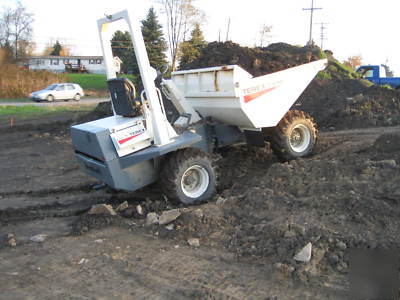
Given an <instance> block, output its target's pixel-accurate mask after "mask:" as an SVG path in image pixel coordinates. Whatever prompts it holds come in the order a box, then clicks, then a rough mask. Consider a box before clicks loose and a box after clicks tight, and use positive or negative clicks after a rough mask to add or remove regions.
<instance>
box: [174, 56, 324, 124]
mask: <svg viewBox="0 0 400 300" xmlns="http://www.w3.org/2000/svg"><path fill="white" fill-rule="evenodd" d="M326 64H327V60H326V59H323V60H318V61H314V62H311V63H308V64H304V65H300V66H297V67H294V68H290V69H286V70H283V71H280V72H276V73H272V74H268V75H264V76H259V77H254V78H253V77H252V76H251V75H250V74H249V73H248V72H246V71H245V70H243V69H242V68H241V67H239V66H237V65H230V66H222V67H214V68H204V69H195V70H188V71H178V72H173V73H172V80H173V82H174V83H175V85H176V86H177V87H178V88H179V90H180V91H181V93H182V94H183V95H184V96H185V98H186V100H188V101H189V103H190V104H191V105H192V106H193V108H194V109H195V110H196V111H197V112H199V113H200V115H201V116H203V117H212V118H214V119H215V120H217V121H220V122H223V123H225V124H229V125H235V126H238V127H241V128H248V129H251V128H263V127H273V126H276V125H277V124H278V122H279V121H280V120H281V119H282V117H283V116H284V115H285V114H286V112H287V111H288V110H289V109H290V107H291V106H292V105H293V104H294V102H296V100H297V99H298V97H299V96H300V95H301V94H302V93H303V91H304V90H305V89H306V87H307V86H308V85H309V83H310V82H311V80H312V79H313V78H314V77H315V75H316V74H317V73H318V72H319V71H320V70H323V69H324V68H325V66H326Z"/></svg>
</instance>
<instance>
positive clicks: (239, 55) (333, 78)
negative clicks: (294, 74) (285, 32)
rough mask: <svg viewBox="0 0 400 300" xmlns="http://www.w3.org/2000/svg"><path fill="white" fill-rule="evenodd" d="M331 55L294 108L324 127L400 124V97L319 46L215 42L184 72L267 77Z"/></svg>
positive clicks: (184, 66)
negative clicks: (212, 70) (238, 71)
mask: <svg viewBox="0 0 400 300" xmlns="http://www.w3.org/2000/svg"><path fill="white" fill-rule="evenodd" d="M324 57H328V60H329V64H328V66H327V68H326V70H324V71H322V72H320V73H319V74H318V75H317V77H316V78H315V79H314V80H313V82H312V83H311V84H310V86H309V87H308V88H307V89H306V90H305V92H304V93H303V95H302V96H301V97H300V98H299V100H298V101H297V103H296V104H295V107H296V108H297V109H302V110H304V111H306V112H308V113H310V114H311V115H312V116H313V117H314V118H315V119H316V121H317V123H318V126H319V128H321V129H329V128H330V129H333V128H335V129H349V128H365V127H373V126H393V125H399V124H400V93H399V92H398V91H397V90H392V89H389V88H387V87H380V86H373V84H372V83H370V82H369V81H366V80H364V79H361V78H360V77H359V75H358V74H357V73H355V72H353V71H352V70H351V69H349V68H347V67H345V66H344V65H342V64H341V63H339V62H338V61H337V60H336V59H335V58H334V57H333V56H332V55H330V54H326V53H323V52H321V50H320V49H319V48H318V47H297V46H292V45H289V44H285V43H277V44H272V45H270V46H268V47H265V48H248V47H241V46H240V45H238V44H235V43H233V42H225V43H220V42H213V43H209V44H208V46H207V47H206V48H204V49H203V50H202V52H201V54H200V56H199V57H198V58H197V59H196V60H194V61H193V62H191V63H189V64H184V65H181V66H180V68H181V69H182V70H184V69H193V68H205V67H214V66H221V65H230V64H237V65H239V66H241V67H242V68H244V69H245V70H246V71H248V72H249V73H250V74H252V75H253V76H260V75H265V74H269V73H273V72H277V71H280V70H284V69H287V68H290V67H294V66H297V65H300V64H304V63H308V62H311V61H314V60H318V59H321V58H324Z"/></svg>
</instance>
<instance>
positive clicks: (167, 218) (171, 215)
mask: <svg viewBox="0 0 400 300" xmlns="http://www.w3.org/2000/svg"><path fill="white" fill-rule="evenodd" d="M180 215H181V212H180V211H179V209H171V210H166V211H163V212H162V214H161V216H160V217H159V219H158V223H159V224H160V225H165V224H168V223H171V222H173V221H175V220H176V219H177V218H178V217H179V216H180Z"/></svg>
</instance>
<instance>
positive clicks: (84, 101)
mask: <svg viewBox="0 0 400 300" xmlns="http://www.w3.org/2000/svg"><path fill="white" fill-rule="evenodd" d="M107 101H110V99H109V98H82V99H81V101H74V100H69V101H63V100H56V101H54V102H46V101H43V102H34V101H29V102H20V101H15V102H12V101H10V102H1V101H0V106H25V105H34V106H57V105H62V106H65V105H92V104H98V103H100V102H107Z"/></svg>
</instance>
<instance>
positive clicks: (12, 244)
mask: <svg viewBox="0 0 400 300" xmlns="http://www.w3.org/2000/svg"><path fill="white" fill-rule="evenodd" d="M7 240H8V241H7V244H8V246H10V247H13V248H14V247H16V246H17V241H16V240H15V237H14V235H13V234H11V233H9V234H7Z"/></svg>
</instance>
